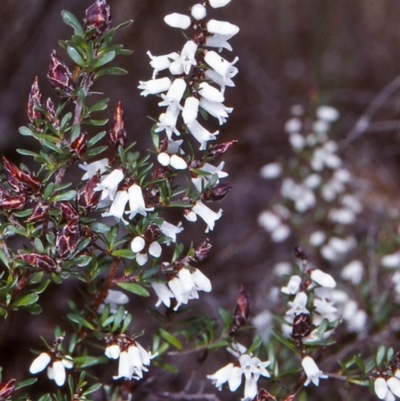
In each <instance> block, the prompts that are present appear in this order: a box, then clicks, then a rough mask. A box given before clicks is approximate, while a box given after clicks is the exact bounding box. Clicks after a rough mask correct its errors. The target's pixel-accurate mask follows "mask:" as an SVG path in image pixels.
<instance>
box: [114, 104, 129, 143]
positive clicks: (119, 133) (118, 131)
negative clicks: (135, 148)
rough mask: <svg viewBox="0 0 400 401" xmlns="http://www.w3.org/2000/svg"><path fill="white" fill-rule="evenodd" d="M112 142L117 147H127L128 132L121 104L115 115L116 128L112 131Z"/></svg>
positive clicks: (118, 105)
mask: <svg viewBox="0 0 400 401" xmlns="http://www.w3.org/2000/svg"><path fill="white" fill-rule="evenodd" d="M110 141H111V143H112V144H113V145H115V146H119V145H120V146H122V147H124V146H125V143H126V131H125V128H124V111H123V110H122V106H121V102H118V104H117V107H116V108H115V113H114V127H113V128H112V130H111V131H110Z"/></svg>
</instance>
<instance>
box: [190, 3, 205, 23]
mask: <svg viewBox="0 0 400 401" xmlns="http://www.w3.org/2000/svg"><path fill="white" fill-rule="evenodd" d="M191 15H192V17H193V18H194V19H196V20H201V19H203V18H205V16H206V15H207V10H206V8H205V7H204V6H203V5H202V4H195V5H194V6H193V7H192V9H191Z"/></svg>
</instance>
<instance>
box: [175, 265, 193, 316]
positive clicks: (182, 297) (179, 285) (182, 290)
mask: <svg viewBox="0 0 400 401" xmlns="http://www.w3.org/2000/svg"><path fill="white" fill-rule="evenodd" d="M182 270H183V272H182V273H180V275H179V276H178V277H174V278H173V279H172V280H170V281H168V287H169V288H170V290H171V291H172V293H173V294H174V297H175V299H176V302H177V304H176V306H175V308H174V310H178V309H179V307H180V306H181V305H182V304H184V305H186V304H187V303H188V301H189V299H197V298H199V294H198V292H197V290H196V288H195V286H194V282H193V279H192V277H191V275H190V272H189V275H188V274H187V272H188V270H187V269H185V268H183V269H181V270H180V271H179V272H181V271H182ZM186 278H187V279H188V282H186V281H184V280H185V279H186ZM188 290H189V291H188Z"/></svg>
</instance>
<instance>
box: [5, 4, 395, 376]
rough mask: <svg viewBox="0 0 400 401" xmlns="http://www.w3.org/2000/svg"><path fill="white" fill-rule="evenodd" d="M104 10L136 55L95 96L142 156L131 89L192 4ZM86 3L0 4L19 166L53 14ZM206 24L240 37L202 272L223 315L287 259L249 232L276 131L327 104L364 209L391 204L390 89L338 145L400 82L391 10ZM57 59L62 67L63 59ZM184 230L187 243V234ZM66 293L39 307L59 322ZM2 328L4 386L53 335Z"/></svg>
mask: <svg viewBox="0 0 400 401" xmlns="http://www.w3.org/2000/svg"><path fill="white" fill-rule="evenodd" d="M109 3H110V5H111V6H112V10H113V17H114V21H115V23H120V22H122V21H124V20H126V19H131V18H132V19H134V24H133V25H132V26H131V27H129V28H128V29H127V30H123V31H120V33H118V35H117V37H116V39H117V41H118V42H119V43H123V44H124V45H125V47H127V48H130V49H133V50H134V54H133V56H130V57H127V58H119V59H117V60H116V61H115V64H116V65H119V66H122V67H123V68H126V69H127V70H129V75H127V76H125V77H110V78H109V79H104V81H103V82H102V83H100V84H99V86H98V87H97V88H95V90H99V91H104V92H105V94H106V96H107V97H110V98H111V102H110V105H111V109H110V111H109V113H108V114H107V115H106V116H107V117H109V118H110V117H111V116H112V111H111V110H112V108H113V107H114V105H115V104H116V102H117V101H118V100H121V101H122V102H123V105H124V109H125V116H126V126H127V131H128V135H129V137H130V139H131V140H134V141H137V142H138V143H139V145H138V146H139V148H140V149H142V150H145V149H146V148H148V147H150V143H149V135H148V133H149V128H150V126H151V122H150V120H148V119H147V118H146V116H147V115H151V116H153V117H156V116H157V115H158V113H159V110H157V106H156V103H157V100H156V99H155V98H154V97H151V96H149V97H148V98H141V97H140V96H139V91H138V89H137V84H138V81H139V80H147V79H150V77H151V73H152V70H151V68H150V66H149V64H148V57H147V56H146V55H145V52H146V51H147V50H151V52H152V53H153V54H154V55H159V54H165V53H168V52H170V51H177V50H179V49H180V48H181V47H182V44H183V43H184V42H183V38H182V36H181V33H180V32H179V31H178V30H173V29H172V28H169V27H167V26H166V25H165V24H164V23H163V21H162V18H163V16H164V15H166V14H168V13H170V12H174V11H178V12H183V13H185V12H188V7H189V6H190V5H192V2H188V1H185V0H168V1H165V0H110V1H109ZM90 4H91V1H86V0H57V1H54V0H20V1H16V0H2V1H1V2H0V18H1V24H0V60H1V61H0V149H1V151H2V152H3V153H7V154H9V156H10V157H11V158H13V160H16V161H17V160H18V159H17V155H16V153H15V148H16V147H27V148H29V147H32V146H34V144H33V142H31V141H26V139H25V138H22V137H21V136H20V135H19V134H18V127H19V126H20V125H23V124H26V123H27V118H26V102H27V97H28V92H29V88H30V85H31V84H32V81H33V78H34V76H35V75H38V76H39V83H40V85H41V89H42V92H43V94H44V98H46V97H47V96H50V95H51V96H54V95H53V92H52V90H51V89H50V87H49V85H48V83H47V81H46V78H45V74H46V71H47V65H48V58H49V54H50V52H51V50H52V49H53V48H57V40H58V39H62V38H64V39H67V38H68V37H69V35H70V34H71V29H70V28H69V27H67V26H66V25H64V24H63V23H62V21H61V18H60V12H61V10H63V9H67V10H69V11H71V12H72V13H74V14H75V15H76V16H77V17H78V18H79V19H81V18H82V17H83V14H84V10H85V9H86V8H87V7H88V6H89V5H90ZM212 16H213V17H215V18H216V19H220V20H228V21H230V22H232V23H235V24H237V25H239V26H240V28H241V31H240V33H239V34H238V35H237V36H236V37H235V38H233V39H232V40H231V43H232V45H233V47H234V51H233V52H232V53H229V52H226V53H225V57H226V58H227V59H229V60H230V59H233V58H234V57H235V56H236V55H238V56H239V58H240V61H239V63H238V64H237V66H238V68H239V70H240V73H239V75H238V76H237V77H236V78H235V82H236V88H234V89H231V88H228V89H227V101H226V104H227V105H228V106H233V107H234V108H235V110H234V112H233V114H232V116H231V118H230V119H229V121H228V123H227V124H226V125H224V126H222V127H221V133H220V135H219V140H220V141H226V140H231V139H238V140H239V143H238V144H237V146H236V147H235V148H234V149H233V150H232V151H231V153H229V154H228V155H227V157H226V158H225V160H226V171H228V172H229V174H230V177H229V182H230V183H232V184H233V185H234V188H233V190H232V191H231V193H230V194H229V196H228V197H227V198H226V199H225V200H224V201H223V204H222V207H223V208H224V215H223V217H222V219H221V220H220V221H218V222H217V225H216V230H215V232H214V233H210V234H208V236H209V238H210V239H211V241H212V243H213V245H214V248H213V251H212V254H211V256H210V260H209V262H208V263H207V264H206V265H204V267H203V269H204V272H205V273H206V274H207V275H208V276H210V277H211V278H212V280H213V284H214V291H213V295H212V296H209V298H208V301H207V302H208V304H209V306H210V309H214V308H215V307H216V306H217V305H219V304H222V305H223V306H224V307H227V308H231V307H232V306H233V304H234V302H235V298H236V293H237V288H238V285H239V283H241V282H242V283H244V284H245V285H246V286H247V287H248V288H250V289H255V290H257V291H259V292H260V291H261V292H263V291H266V290H267V289H268V287H267V282H268V275H269V270H270V269H271V267H272V266H273V264H274V262H275V260H276V259H277V258H278V255H279V254H280V253H281V252H283V251H286V250H285V249H280V248H279V247H272V245H271V244H270V241H269V239H268V237H267V235H266V234H265V233H263V232H262V231H261V229H259V228H258V227H257V216H258V214H259V213H260V212H261V211H262V210H263V209H265V208H266V205H267V202H269V201H271V200H272V199H273V198H274V190H276V188H274V187H271V186H269V187H268V186H267V185H266V183H265V182H264V181H263V180H261V179H260V178H259V177H258V171H259V169H260V167H261V166H262V165H263V164H265V163H267V162H270V161H274V160H275V158H276V157H280V156H282V155H285V154H288V151H289V149H288V145H287V142H286V136H285V133H284V132H283V129H282V127H283V124H284V122H285V120H286V119H287V118H288V116H289V108H290V106H291V105H293V104H297V103H300V104H303V105H304V106H306V107H314V106H315V105H317V104H320V103H326V104H330V105H333V106H335V107H337V108H338V109H339V111H340V113H341V116H342V118H341V120H340V122H339V123H338V124H336V126H335V131H334V132H333V135H334V137H335V138H337V139H338V140H339V141H340V145H341V147H342V149H343V155H344V157H345V160H346V161H347V163H348V165H349V167H350V168H351V169H352V171H353V172H354V174H355V175H356V176H357V177H358V178H360V179H362V180H368V183H369V184H368V185H369V186H368V191H367V194H368V196H366V197H365V200H366V201H367V202H368V204H369V205H371V206H372V208H375V209H381V208H384V207H387V206H388V205H389V206H393V205H395V200H396V198H395V197H396V195H397V192H398V190H397V188H398V179H399V172H398V171H399V162H400V159H399V148H398V145H399V134H398V130H396V121H397V119H398V116H399V108H400V98H399V97H398V93H397V88H398V86H395V87H393V89H394V90H393V95H392V96H389V97H387V98H386V99H384V101H382V102H381V104H380V107H379V108H378V111H377V112H376V113H375V115H374V116H373V117H372V122H373V123H374V124H375V125H372V126H371V128H370V132H368V133H365V134H363V135H360V136H359V137H358V138H357V139H354V140H353V137H352V136H350V137H348V138H346V135H347V134H348V133H349V132H350V130H351V128H352V127H353V126H354V124H355V122H356V120H357V119H358V118H359V117H360V116H361V115H362V113H363V112H364V111H365V110H366V108H367V107H368V105H369V104H370V103H371V102H372V101H373V99H375V98H376V96H377V94H378V93H379V92H380V91H381V90H382V89H383V88H384V87H385V86H386V85H388V84H389V83H390V82H391V81H392V80H394V79H395V78H396V77H397V76H398V74H399V71H400V29H399V21H400V2H399V1H398V0H351V1H349V0H335V1H330V0H302V1H300V0H232V3H231V4H230V5H229V6H228V7H225V8H222V9H218V10H214V12H213V13H212ZM59 54H60V55H61V56H62V57H63V58H64V59H65V60H67V56H66V54H65V53H64V52H63V51H62V50H60V53H59ZM381 121H390V124H389V128H388V129H386V128H387V127H388V125H385V126H384V128H385V127H386V128H385V129H381V130H379V131H378V128H379V127H380V128H382V124H381V125H376V123H377V122H381ZM393 122H394V123H393ZM371 218H372V217H371ZM185 232H186V233H187V234H188V238H191V237H189V234H190V235H192V234H191V233H192V231H191V229H190V227H188V228H187V230H186V231H185ZM196 235H198V240H199V241H200V240H202V239H204V237H205V234H203V233H202V232H200V234H196ZM264 285H265V289H264V288H263V286H264ZM70 291H72V289H70V288H68V287H67V288H65V290H64V292H62V296H60V293H59V294H58V296H56V295H54V294H53V295H50V296H47V297H44V298H43V300H44V303H45V310H46V314H48V315H50V314H53V315H54V316H57V314H58V313H59V310H63V309H64V308H65V305H66V298H67V297H68V294H69V293H70ZM52 296H54V297H55V298H51V297H52ZM252 298H253V301H254V308H253V313H255V312H257V311H259V310H260V309H262V308H263V305H262V301H261V300H262V298H263V297H262V296H261V298H260V296H258V297H256V296H255V295H252ZM54 299H56V300H57V302H54ZM46 305H47V306H46ZM55 305H56V306H55ZM21 322H23V325H22V323H21ZM47 325H48V326H47ZM138 329H139V328H138ZM7 330H8V334H7V335H3V334H2V335H1V336H0V345H1V350H0V364H3V360H4V358H6V354H7V355H8V357H7V358H9V356H10V351H11V352H12V355H13V358H11V359H8V361H7V364H8V370H6V373H7V377H12V376H13V375H21V372H20V367H21V366H26V359H24V358H26V357H27V358H30V357H31V356H30V355H31V354H28V356H27V354H26V353H25V352H19V351H18V350H19V349H21V348H22V347H26V341H28V340H29V341H30V342H31V343H29V346H32V347H36V348H38V347H40V342H39V340H37V339H36V337H37V335H38V334H41V335H45V336H46V335H48V336H49V337H51V334H50V333H51V331H52V326H51V324H49V323H48V321H47V322H46V323H45V325H44V326H40V327H37V325H35V323H33V321H30V320H24V319H22V320H21V319H15V320H14V321H11V322H10V323H8V326H7ZM15 333H19V334H18V336H16V335H15ZM32 338H35V339H34V340H32ZM24 342H25V344H24ZM25 351H26V350H25ZM1 356H3V358H1ZM22 364H23V365H22ZM22 375H23V376H26V374H25V373H22Z"/></svg>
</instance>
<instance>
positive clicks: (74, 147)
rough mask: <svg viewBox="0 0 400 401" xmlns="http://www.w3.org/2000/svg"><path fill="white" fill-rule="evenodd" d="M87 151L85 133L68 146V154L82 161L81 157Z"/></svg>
mask: <svg viewBox="0 0 400 401" xmlns="http://www.w3.org/2000/svg"><path fill="white" fill-rule="evenodd" d="M86 150H87V134H86V132H82V133H81V134H80V135H79V136H78V138H76V139H75V141H73V142H72V143H71V146H70V149H69V151H70V153H71V155H73V156H75V157H77V158H78V159H82V157H83V156H84V155H85V153H86Z"/></svg>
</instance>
